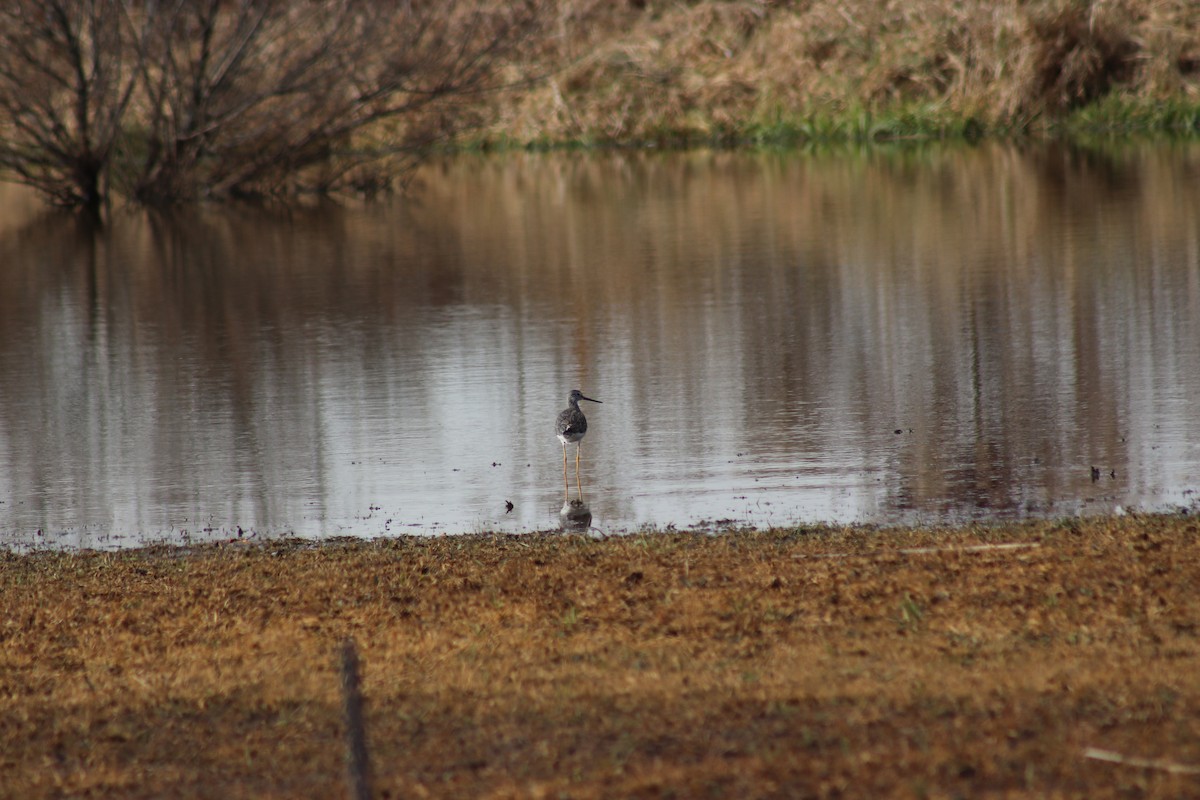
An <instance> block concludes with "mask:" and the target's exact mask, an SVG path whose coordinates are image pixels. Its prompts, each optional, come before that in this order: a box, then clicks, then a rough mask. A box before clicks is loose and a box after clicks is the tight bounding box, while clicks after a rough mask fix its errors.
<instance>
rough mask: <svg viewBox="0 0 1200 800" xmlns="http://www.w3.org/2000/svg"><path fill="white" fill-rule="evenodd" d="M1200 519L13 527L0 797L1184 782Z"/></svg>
mask: <svg viewBox="0 0 1200 800" xmlns="http://www.w3.org/2000/svg"><path fill="white" fill-rule="evenodd" d="M1198 581H1200V523H1198V522H1197V520H1195V519H1193V518H1192V517H1189V516H1138V517H1121V518H1111V519H1095V520H1065V521H1052V522H1051V521H1047V522H1036V523H1028V524H1021V525H996V526H971V527H966V528H958V529H938V530H930V529H902V530H876V529H863V528H823V529H818V530H806V529H795V530H784V531H772V532H756V533H730V534H722V535H719V536H712V535H705V534H694V533H673V532H672V533H647V534H644V535H633V536H626V537H620V538H611V539H606V540H594V539H588V538H584V537H578V536H563V535H531V536H523V537H522V536H496V537H492V536H487V535H482V536H471V537H443V538H435V539H421V538H403V539H389V540H379V541H374V542H358V543H348V542H330V543H325V544H322V545H320V546H312V545H311V544H306V543H292V542H274V543H266V544H254V545H244V544H227V545H220V546H202V547H194V548H190V549H188V550H174V549H168V548H150V549H146V550H140V551H129V552H120V553H76V554H68V553H40V554H33V555H12V554H8V555H3V556H0V796H2V797H14V798H15V797H21V798H37V797H60V796H72V797H89V796H91V797H157V796H165V795H169V794H172V795H180V796H196V797H214V798H215V797H281V798H282V797H296V796H313V797H343V796H346V779H345V769H344V747H343V732H344V731H343V729H344V726H343V721H342V711H341V708H342V706H341V696H340V694H339V675H338V669H337V663H338V661H337V653H338V647H339V645H340V643H341V642H342V641H343V640H345V639H346V638H352V639H353V640H354V641H355V642H356V643H357V646H358V649H359V653H360V656H361V659H362V664H363V684H362V689H363V694H364V697H365V702H366V732H367V744H368V751H369V755H370V759H371V765H372V771H373V774H374V785H375V794H376V796H380V797H401V796H406V797H408V796H417V797H421V796H428V797H447V796H470V797H479V796H498V797H545V796H555V797H559V796H562V797H597V798H598V797H616V796H634V797H651V796H654V797H659V796H679V797H702V796H737V797H768V796H823V797H856V796H857V797H861V796H898V797H923V796H938V797H940V796H947V797H949V796H968V797H979V796H998V795H1005V796H1028V797H1044V796H1064V797H1076V796H1077V797H1085V796H1086V797H1142V796H1155V797H1172V796H1179V797H1182V796H1187V795H1190V794H1193V793H1194V792H1196V791H1198V790H1200V775H1197V774H1195V772H1194V770H1195V768H1196V767H1198V766H1200V714H1197V713H1196V711H1197V708H1200V681H1197V680H1196V675H1198V674H1200V592H1197V588H1198Z"/></svg>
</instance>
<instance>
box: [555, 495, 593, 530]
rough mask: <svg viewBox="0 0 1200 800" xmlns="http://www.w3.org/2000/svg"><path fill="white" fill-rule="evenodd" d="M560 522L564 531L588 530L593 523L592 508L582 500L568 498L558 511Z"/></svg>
mask: <svg viewBox="0 0 1200 800" xmlns="http://www.w3.org/2000/svg"><path fill="white" fill-rule="evenodd" d="M558 524H559V526H560V527H561V528H562V529H563V530H564V531H586V530H587V529H588V528H590V527H591V525H592V509H590V508H588V505H587V503H585V502H583V501H582V500H567V501H566V502H564V503H563V506H562V508H561V509H559V511H558Z"/></svg>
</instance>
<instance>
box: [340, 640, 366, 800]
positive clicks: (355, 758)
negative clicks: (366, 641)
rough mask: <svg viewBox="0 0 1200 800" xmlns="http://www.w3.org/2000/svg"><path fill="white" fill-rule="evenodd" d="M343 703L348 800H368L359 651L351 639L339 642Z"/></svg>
mask: <svg viewBox="0 0 1200 800" xmlns="http://www.w3.org/2000/svg"><path fill="white" fill-rule="evenodd" d="M342 701H343V705H344V707H345V711H346V769H347V775H346V777H347V780H348V782H349V784H350V785H349V789H350V796H351V797H352V798H354V800H370V797H371V765H370V763H369V762H368V758H367V732H366V727H365V726H364V724H363V699H362V689H361V685H360V683H359V675H358V649H357V648H356V647H355V646H354V640H353V639H346V640H345V641H343V642H342Z"/></svg>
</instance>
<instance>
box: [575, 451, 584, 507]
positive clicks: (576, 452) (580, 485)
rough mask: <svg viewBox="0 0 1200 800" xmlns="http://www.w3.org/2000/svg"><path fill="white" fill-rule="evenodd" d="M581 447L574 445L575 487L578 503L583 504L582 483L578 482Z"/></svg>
mask: <svg viewBox="0 0 1200 800" xmlns="http://www.w3.org/2000/svg"><path fill="white" fill-rule="evenodd" d="M580 449H582V448H581V446H580V443H579V442H576V443H575V487H576V488H577V489H579V502H581V503H582V502H583V482H582V481H580V480H579V451H580Z"/></svg>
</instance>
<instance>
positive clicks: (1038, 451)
mask: <svg viewBox="0 0 1200 800" xmlns="http://www.w3.org/2000/svg"><path fill="white" fill-rule="evenodd" d="M0 209H2V213H0V547H9V548H19V549H24V548H31V547H34V548H36V547H89V548H116V547H127V546H135V545H140V544H144V543H148V542H170V543H189V542H199V541H208V540H226V539H237V538H253V537H258V538H262V537H272V536H281V535H296V536H302V537H312V538H323V537H330V536H347V535H349V536H359V537H377V536H387V535H397V534H457V533H470V532H485V531H501V532H524V531H531V530H544V529H554V528H557V527H559V525H560V523H561V522H562V521H563V519H562V517H561V516H560V512H561V511H563V510H564V485H563V447H562V445H561V444H560V443H559V441H558V440H557V438H556V437H555V430H554V422H555V417H556V415H557V414H558V412H559V411H560V410H562V409H563V408H564V407H565V406H566V400H567V394H568V392H569V391H570V390H571V389H576V388H578V389H581V390H582V391H583V393H584V394H585V395H587V396H589V397H593V398H596V399H598V400H600V401H602V403H603V404H601V405H598V404H590V403H586V402H585V403H583V410H584V411H585V412H586V413H587V415H588V422H589V426H590V427H589V430H588V434H587V437H586V439H584V441H583V443H582V466H581V474H582V478H583V495H584V498H585V501H586V508H584V509H578V508H577V509H576V510H585V511H586V512H587V516H586V517H585V518H584V520H583V522H582V524H583V525H590V526H591V528H592V529H593V530H595V531H600V532H605V533H619V532H623V531H629V530H638V529H643V528H646V527H655V528H660V529H664V528H671V527H681V528H682V527H702V528H712V529H720V528H723V527H727V526H752V527H759V528H763V527H769V526H780V525H792V524H811V523H820V522H833V523H868V524H902V523H903V524H910V523H928V524H936V523H959V522H963V521H967V520H973V519H980V518H983V519H1021V518H1027V517H1047V516H1049V517H1057V516H1067V515H1076V514H1093V513H1114V512H1115V513H1120V512H1121V511H1138V510H1176V509H1181V508H1182V509H1191V510H1195V509H1197V504H1198V503H1200V498H1197V495H1196V492H1197V490H1198V489H1200V402H1198V400H1197V398H1198V397H1200V146H1198V145H1195V144H1181V143H1174V144H1170V143H1168V144H1164V143H1157V144H1142V145H1125V146H1119V147H1118V146H1113V147H1106V146H1096V147H1092V148H1072V147H1067V146H1064V145H1060V144H1027V145H1022V146H1016V145H1002V144H992V145H984V146H976V147H965V146H964V147H954V146H938V147H917V146H913V147H900V148H879V147H877V148H872V149H864V150H852V149H839V150H832V151H806V152H786V153H784V152H768V153H745V152H742V153H735V152H691V153H656V152H625V151H621V152H601V153H591V154H578V153H562V154H550V155H546V154H512V155H488V156H467V157H459V158H455V159H453V160H447V161H444V162H438V163H434V164H430V165H427V166H426V167H424V168H422V170H421V172H420V173H419V175H418V176H417V179H416V180H415V182H414V185H413V187H412V190H411V192H410V193H409V194H408V195H406V196H404V197H402V198H396V199H394V200H390V201H387V202H381V203H374V204H363V205H357V204H347V203H342V204H335V203H325V204H317V205H313V206H310V207H304V208H292V209H288V210H278V209H269V208H268V209H262V208H256V209H255V208H245V207H238V208H228V207H203V208H200V209H196V210H189V211H178V212H173V213H147V212H142V211H131V210H120V209H118V210H116V211H114V213H113V215H112V219H111V220H110V222H109V223H108V224H107V225H106V226H105V227H104V228H102V229H96V228H94V227H92V226H89V225H87V224H85V223H82V222H79V221H76V220H75V219H74V218H72V217H69V216H64V215H61V214H57V213H51V212H45V211H42V210H39V207H38V205H37V203H36V201H35V200H34V198H33V197H32V196H31V195H30V194H29V193H28V192H27V191H26V190H24V189H21V188H19V187H13V186H0ZM568 456H569V459H570V467H569V479H570V482H571V487H570V497H577V489H576V487H575V470H574V467H575V465H574V457H575V447H574V445H571V446H570V448H569V450H568ZM509 504H511V510H510V509H509Z"/></svg>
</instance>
